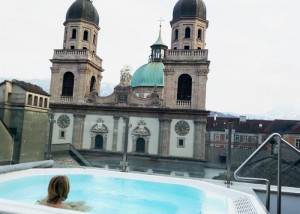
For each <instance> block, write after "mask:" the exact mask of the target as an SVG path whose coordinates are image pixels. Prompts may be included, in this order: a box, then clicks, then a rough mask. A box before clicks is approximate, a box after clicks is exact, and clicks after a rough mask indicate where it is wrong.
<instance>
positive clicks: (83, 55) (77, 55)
mask: <svg viewBox="0 0 300 214" xmlns="http://www.w3.org/2000/svg"><path fill="white" fill-rule="evenodd" d="M53 59H60V60H61V59H68V60H80V59H82V60H91V61H94V62H96V64H97V65H99V66H102V59H101V58H100V57H98V56H97V55H96V54H95V53H93V52H91V51H89V50H87V49H60V50H54V54H53Z"/></svg>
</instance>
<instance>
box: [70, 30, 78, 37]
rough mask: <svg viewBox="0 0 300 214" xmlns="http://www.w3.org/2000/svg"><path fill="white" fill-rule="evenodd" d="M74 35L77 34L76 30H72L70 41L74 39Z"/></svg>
mask: <svg viewBox="0 0 300 214" xmlns="http://www.w3.org/2000/svg"><path fill="white" fill-rule="evenodd" d="M76 34H77V32H76V29H73V30H72V37H71V39H76Z"/></svg>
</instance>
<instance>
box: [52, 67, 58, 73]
mask: <svg viewBox="0 0 300 214" xmlns="http://www.w3.org/2000/svg"><path fill="white" fill-rule="evenodd" d="M50 69H51V71H52V73H58V72H59V71H60V67H59V66H53V67H50Z"/></svg>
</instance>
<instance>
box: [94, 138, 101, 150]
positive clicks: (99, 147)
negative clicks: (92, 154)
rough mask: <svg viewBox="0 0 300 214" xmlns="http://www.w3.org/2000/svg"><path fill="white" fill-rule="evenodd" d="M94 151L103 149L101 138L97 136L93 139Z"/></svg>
mask: <svg viewBox="0 0 300 214" xmlns="http://www.w3.org/2000/svg"><path fill="white" fill-rule="evenodd" d="M95 149H103V136H102V135H97V136H96V138H95Z"/></svg>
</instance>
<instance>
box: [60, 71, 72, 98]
mask: <svg viewBox="0 0 300 214" xmlns="http://www.w3.org/2000/svg"><path fill="white" fill-rule="evenodd" d="M73 88H74V74H73V73H72V72H66V73H65V75H64V80H63V87H62V94H61V95H62V96H70V97H72V96H73Z"/></svg>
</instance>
